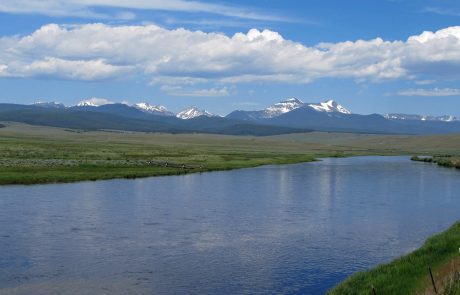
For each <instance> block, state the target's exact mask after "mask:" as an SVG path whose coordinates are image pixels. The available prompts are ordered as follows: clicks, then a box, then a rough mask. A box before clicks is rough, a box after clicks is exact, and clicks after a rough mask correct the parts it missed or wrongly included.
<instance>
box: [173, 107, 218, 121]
mask: <svg viewBox="0 0 460 295" xmlns="http://www.w3.org/2000/svg"><path fill="white" fill-rule="evenodd" d="M200 116H206V117H215V116H216V115H214V114H212V113H210V112H208V111H207V110H200V109H199V108H198V107H196V106H190V107H188V108H185V109H184V110H182V111H180V112H179V113H177V115H176V117H177V118H179V119H183V120H188V119H192V118H196V117H200Z"/></svg>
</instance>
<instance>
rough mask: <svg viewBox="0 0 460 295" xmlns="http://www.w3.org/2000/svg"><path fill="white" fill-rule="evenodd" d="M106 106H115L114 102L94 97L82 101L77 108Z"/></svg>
mask: <svg viewBox="0 0 460 295" xmlns="http://www.w3.org/2000/svg"><path fill="white" fill-rule="evenodd" d="M106 104H113V102H112V101H110V100H108V99H105V98H98V97H92V98H90V99H85V100H82V101H80V102H79V103H78V104H77V107H99V106H103V105H106Z"/></svg>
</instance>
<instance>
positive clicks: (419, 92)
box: [398, 88, 460, 96]
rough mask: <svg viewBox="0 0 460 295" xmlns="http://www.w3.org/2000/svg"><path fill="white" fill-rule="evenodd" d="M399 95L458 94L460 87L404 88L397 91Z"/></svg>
mask: <svg viewBox="0 0 460 295" xmlns="http://www.w3.org/2000/svg"><path fill="white" fill-rule="evenodd" d="M398 95H401V96H460V89H456V88H433V89H423V88H419V89H406V90H401V91H399V92H398Z"/></svg>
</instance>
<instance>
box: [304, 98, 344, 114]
mask: <svg viewBox="0 0 460 295" xmlns="http://www.w3.org/2000/svg"><path fill="white" fill-rule="evenodd" d="M308 106H309V107H310V108H312V109H314V110H315V111H318V112H326V113H342V114H347V115H350V114H351V112H350V111H349V110H347V109H346V108H344V107H343V106H342V105H340V104H339V103H337V102H336V101H334V100H332V99H330V100H328V101H325V102H320V103H310V104H308Z"/></svg>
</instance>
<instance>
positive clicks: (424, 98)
mask: <svg viewBox="0 0 460 295" xmlns="http://www.w3.org/2000/svg"><path fill="white" fill-rule="evenodd" d="M0 89H1V90H2V91H1V96H0V102H3V103H20V104H31V103H34V102H37V101H56V102H60V103H64V104H65V105H68V106H71V105H75V104H76V103H78V102H79V101H81V100H86V99H91V98H98V99H99V100H98V101H101V100H102V99H103V100H102V101H108V102H124V103H129V104H133V103H137V102H148V103H150V104H154V105H164V106H166V107H167V108H168V109H169V110H171V111H174V112H177V111H180V110H181V109H183V108H185V107H187V106H191V105H196V106H198V107H200V108H204V109H207V110H209V111H211V112H214V113H217V114H221V115H225V114H227V113H229V112H231V111H232V110H235V109H241V110H258V109H263V108H265V107H267V106H268V105H270V104H273V103H275V102H278V101H280V100H283V99H286V98H290V97H297V98H299V99H301V100H303V101H305V102H319V101H324V100H328V99H334V100H336V101H338V102H339V103H340V104H342V105H343V106H345V107H346V108H348V109H349V110H351V111H352V112H353V113H360V114H371V113H381V114H382V113H409V114H427V115H444V114H449V115H455V116H460V2H459V1H458V0H355V1H343V0H321V1H320V0H305V1H299V0H283V1H279V0H271V1H270V0H246V1H242V0H236V1H225V0H224V1H204V0H203V1H186V0H168V1H162V0H2V1H1V2H0Z"/></svg>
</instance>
